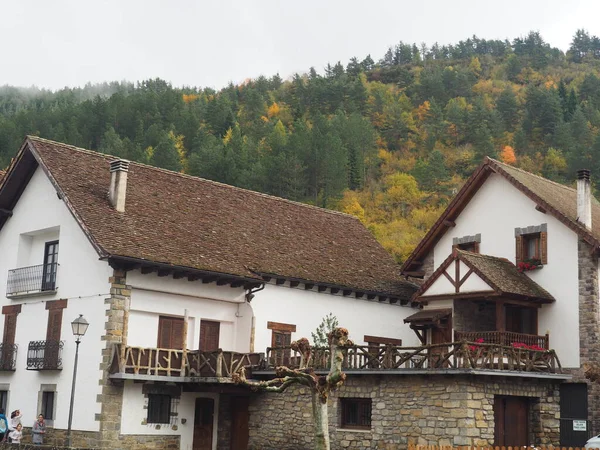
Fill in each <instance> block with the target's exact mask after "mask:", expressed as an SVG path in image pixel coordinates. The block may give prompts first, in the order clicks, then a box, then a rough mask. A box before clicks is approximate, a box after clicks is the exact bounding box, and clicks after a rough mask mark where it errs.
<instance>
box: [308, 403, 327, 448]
mask: <svg viewBox="0 0 600 450" xmlns="http://www.w3.org/2000/svg"><path fill="white" fill-rule="evenodd" d="M312 409H313V420H314V423H315V450H329V449H330V444H329V420H328V418H329V414H328V411H327V401H325V402H322V401H321V396H320V395H319V392H318V391H313V392H312Z"/></svg>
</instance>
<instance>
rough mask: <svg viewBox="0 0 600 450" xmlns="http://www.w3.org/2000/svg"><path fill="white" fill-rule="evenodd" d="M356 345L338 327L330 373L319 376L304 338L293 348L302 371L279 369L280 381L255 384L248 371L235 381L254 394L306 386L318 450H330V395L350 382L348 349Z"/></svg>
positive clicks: (332, 337) (332, 341)
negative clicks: (346, 359)
mask: <svg viewBox="0 0 600 450" xmlns="http://www.w3.org/2000/svg"><path fill="white" fill-rule="evenodd" d="M350 345H352V341H351V340H350V339H349V338H348V330H346V329H345V328H336V329H334V330H333V331H332V332H331V333H329V356H330V362H329V373H328V374H327V375H317V374H316V373H315V371H314V369H313V368H311V367H309V363H310V360H311V357H312V350H311V347H310V343H309V342H308V339H306V338H302V339H300V340H298V341H294V342H292V349H293V350H295V351H298V352H299V353H300V368H299V369H290V368H288V367H283V366H282V367H277V368H276V369H275V376H276V378H274V379H272V380H267V381H253V380H248V379H246V375H245V371H244V369H243V368H242V369H241V371H240V372H238V373H235V374H233V381H234V382H235V383H237V384H240V385H244V386H248V387H250V388H251V389H252V390H254V391H264V392H284V391H285V390H286V389H287V388H289V387H290V386H292V385H296V384H299V385H301V386H306V387H308V388H309V389H310V391H311V396H312V412H313V421H314V432H315V447H314V448H315V450H330V448H331V445H330V442H329V420H328V418H329V414H328V407H327V399H328V398H329V394H330V393H331V392H333V391H335V390H336V389H337V388H338V387H340V386H341V385H342V384H343V383H344V380H345V379H346V374H345V373H344V372H343V371H342V363H343V361H344V349H345V348H346V347H348V346H350Z"/></svg>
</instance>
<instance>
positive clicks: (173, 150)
mask: <svg viewBox="0 0 600 450" xmlns="http://www.w3.org/2000/svg"><path fill="white" fill-rule="evenodd" d="M175 144H176V143H175V141H174V140H173V139H172V138H171V137H170V136H169V135H168V134H165V135H164V136H163V138H162V139H161V140H160V142H159V143H158V145H157V146H156V147H154V153H153V155H152V160H151V161H150V162H151V164H152V165H154V166H156V167H162V168H163V169H167V170H173V171H175V172H179V171H180V170H181V162H180V159H179V153H178V151H177V146H176V145H175Z"/></svg>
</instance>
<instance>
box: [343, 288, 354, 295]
mask: <svg viewBox="0 0 600 450" xmlns="http://www.w3.org/2000/svg"><path fill="white" fill-rule="evenodd" d="M350 294H352V290H350V289H344V290H343V291H342V295H343V296H344V297H348V296H349V295H350Z"/></svg>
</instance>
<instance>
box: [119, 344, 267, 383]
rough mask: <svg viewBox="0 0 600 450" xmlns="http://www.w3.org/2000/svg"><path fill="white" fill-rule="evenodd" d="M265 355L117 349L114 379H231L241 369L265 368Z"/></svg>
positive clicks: (138, 348)
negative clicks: (122, 375) (115, 377)
mask: <svg viewBox="0 0 600 450" xmlns="http://www.w3.org/2000/svg"><path fill="white" fill-rule="evenodd" d="M263 366H264V353H238V352H228V351H223V350H221V349H219V350H216V351H213V352H201V351H199V350H176V349H167V348H143V347H130V346H121V345H120V344H116V345H115V347H114V352H113V358H112V364H111V367H110V373H111V375H115V374H129V375H133V376H132V377H127V378H133V379H135V378H136V377H139V378H140V379H144V378H147V377H152V376H153V377H173V378H181V379H184V378H192V379H193V378H216V379H223V378H231V375H232V374H234V373H235V372H237V371H238V370H239V369H240V368H242V367H263Z"/></svg>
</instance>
